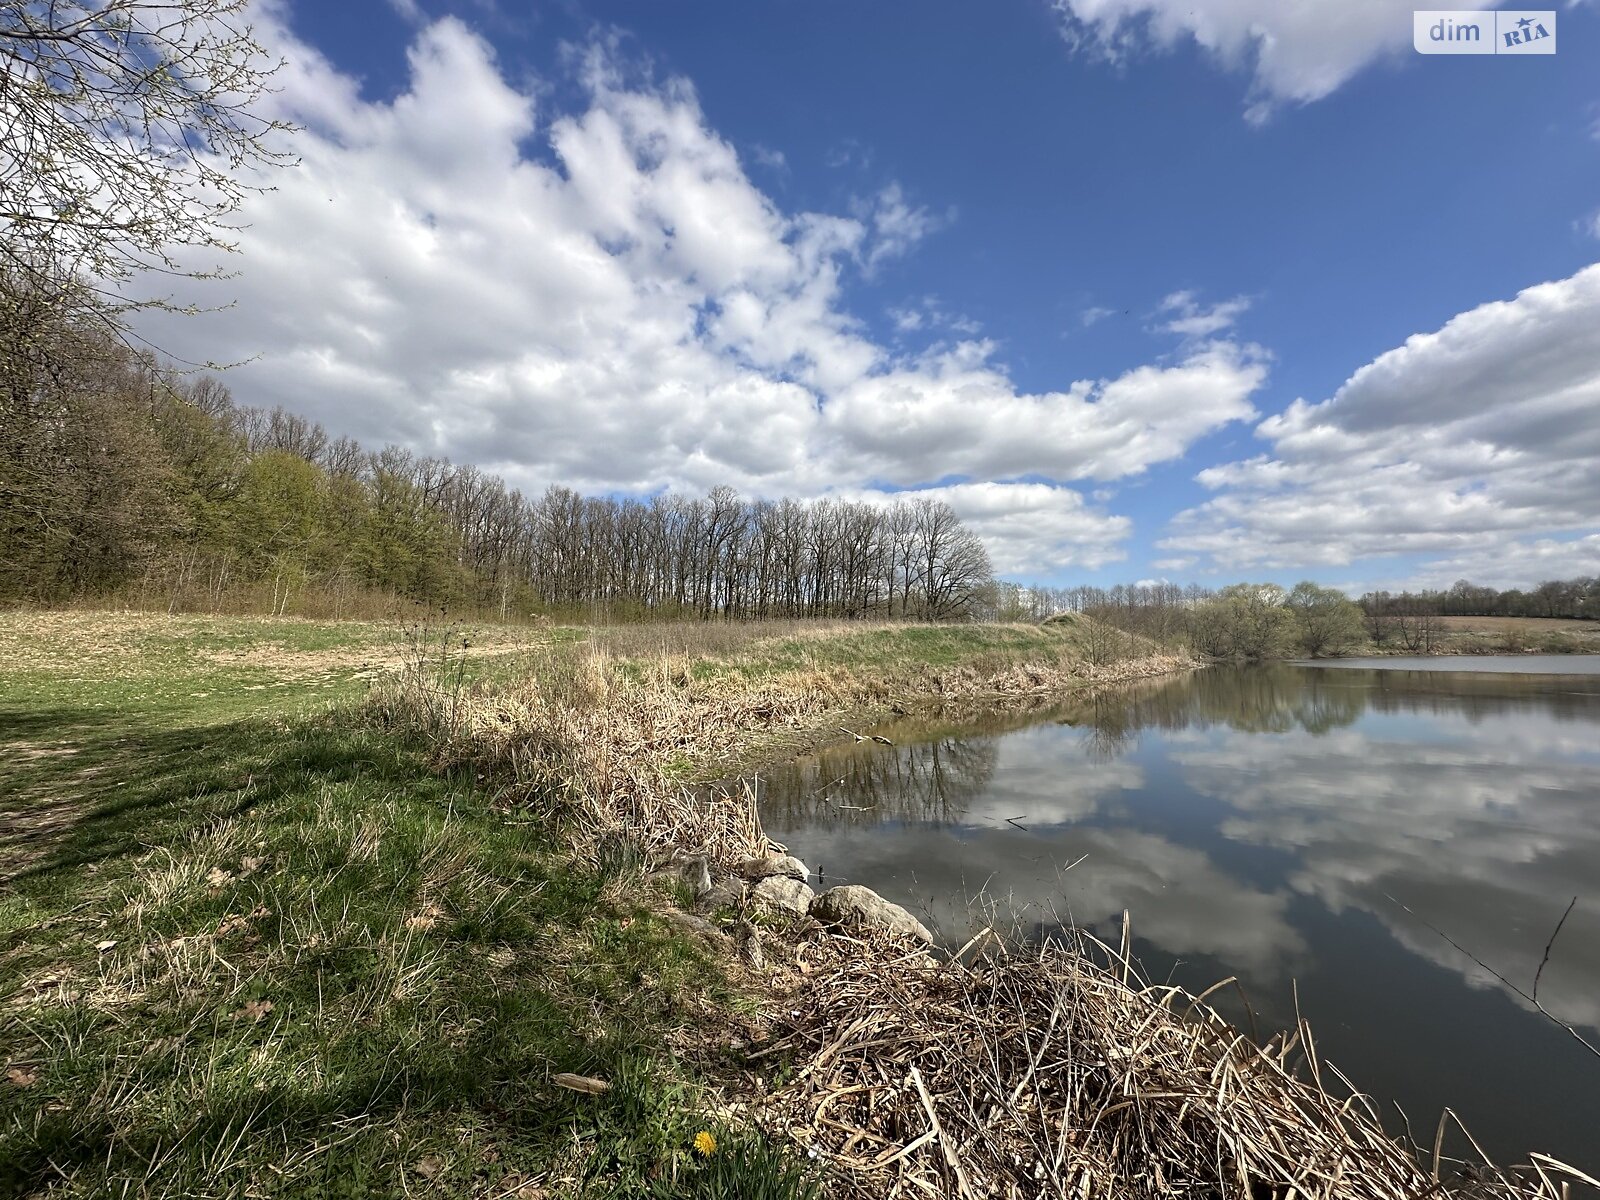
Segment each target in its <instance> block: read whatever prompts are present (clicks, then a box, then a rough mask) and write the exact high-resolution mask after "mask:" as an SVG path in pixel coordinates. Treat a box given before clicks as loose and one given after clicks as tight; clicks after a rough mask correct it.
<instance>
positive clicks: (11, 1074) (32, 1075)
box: [6, 1067, 39, 1088]
mask: <svg viewBox="0 0 1600 1200" xmlns="http://www.w3.org/2000/svg"><path fill="white" fill-rule="evenodd" d="M6 1082H7V1083H9V1084H11V1086H12V1087H19V1088H25V1087H32V1086H33V1085H34V1084H36V1083H38V1082H39V1073H38V1072H37V1071H35V1070H33V1068H31V1067H8V1068H6Z"/></svg>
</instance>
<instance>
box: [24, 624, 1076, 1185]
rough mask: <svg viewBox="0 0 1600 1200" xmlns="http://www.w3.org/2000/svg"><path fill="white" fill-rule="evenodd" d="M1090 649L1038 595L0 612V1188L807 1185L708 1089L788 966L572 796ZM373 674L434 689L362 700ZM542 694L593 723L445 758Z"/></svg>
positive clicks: (1043, 678)
mask: <svg viewBox="0 0 1600 1200" xmlns="http://www.w3.org/2000/svg"><path fill="white" fill-rule="evenodd" d="M1075 656H1076V652H1075V651H1074V650H1073V646H1072V639H1071V638H1069V637H1068V638H1063V637H1059V636H1055V635H1050V636H1047V637H1045V638H1042V639H1041V638H1040V637H1039V636H1038V635H1037V634H1036V633H1034V632H1032V631H1029V630H1026V629H1015V630H1013V629H998V630H978V631H972V630H961V631H954V632H952V633H947V632H946V631H943V630H938V629H909V630H908V629H903V628H899V629H897V628H867V627H861V626H843V627H838V628H834V629H832V630H831V631H830V630H828V629H825V628H823V627H818V626H812V625H804V626H802V625H799V624H790V625H785V624H775V625H768V626H761V627H757V628H755V629H752V628H749V627H742V626H718V625H688V626H675V627H665V628H663V627H657V628H651V629H641V628H619V629H613V630H589V629H577V628H552V629H541V630H532V631H529V630H525V629H517V630H502V629H493V628H487V629H485V628H478V629H464V628H458V627H450V626H438V625H433V626H413V627H410V628H403V627H399V626H395V625H388V624H382V623H370V622H369V623H358V622H345V623H334V622H321V621H308V620H296V619H276V620H275V619H270V618H251V617H239V618H205V617H192V616H181V617H164V616H159V615H153V614H128V613H102V612H95V613H76V612H74V613H61V612H45V613H35V612H24V611H9V612H4V613H0V1033H3V1036H0V1193H4V1194H6V1195H17V1196H39V1195H46V1194H47V1195H49V1196H51V1197H85V1198H87V1197H99V1196H104V1195H110V1194H136V1195H140V1196H147V1197H172V1198H174V1200H175V1198H177V1197H184V1198H185V1200H188V1198H191V1197H212V1196H215V1197H224V1196H227V1197H235V1196H239V1195H255V1194H263V1195H264V1194H272V1195H294V1196H319V1197H331V1196H362V1197H365V1196H370V1195H419V1196H423V1195H437V1196H449V1197H460V1196H473V1197H490V1196H493V1197H497V1198H498V1200H509V1198H510V1197H529V1198H531V1197H542V1196H549V1195H585V1196H613V1195H614V1196H627V1197H636V1196H641V1195H647V1196H648V1195H662V1196H665V1195H673V1196H677V1195H690V1196H692V1195H706V1196H712V1195H741V1196H743V1195H750V1196H759V1195H772V1196H785V1197H797V1196H802V1195H806V1194H809V1192H808V1186H809V1185H807V1184H806V1182H805V1181H804V1180H803V1179H802V1178H801V1177H800V1173H799V1163H800V1162H802V1161H803V1160H798V1159H797V1158H796V1156H795V1155H793V1154H792V1153H790V1152H788V1151H784V1150H781V1149H780V1147H779V1145H778V1143H777V1142H776V1141H775V1140H774V1139H770V1138H768V1137H765V1136H761V1135H759V1134H757V1133H756V1132H754V1130H753V1128H752V1126H751V1124H750V1122H749V1121H748V1120H745V1119H743V1118H740V1119H737V1120H735V1119H732V1117H731V1115H730V1112H731V1110H728V1109H727V1108H726V1107H725V1106H723V1105H722V1104H721V1102H720V1101H719V1099H718V1096H719V1094H720V1090H721V1089H723V1088H724V1083H723V1081H724V1080H725V1079H727V1078H729V1077H731V1075H730V1068H729V1066H728V1056H729V1053H730V1049H729V1039H730V1038H732V1037H734V1036H735V1035H736V1033H737V1031H738V1030H739V1029H741V1028H742V1027H743V1026H744V1025H745V1024H747V1023H751V1022H756V1023H759V1022H758V1013H759V1010H760V1008H761V1005H762V1004H763V1003H764V1000H763V996H765V995H766V993H765V992H764V991H762V990H761V989H759V988H758V987H756V985H755V983H754V982H753V980H752V978H751V977H750V976H749V975H748V973H747V971H746V969H745V968H744V967H743V966H742V965H741V963H740V962H739V961H738V960H737V959H734V958H731V957H729V956H728V955H726V954H725V953H724V947H723V945H722V944H721V943H720V942H719V941H717V940H716V939H714V938H708V937H706V936H705V935H704V930H703V929H694V928H689V927H686V925H685V923H684V921H683V920H682V918H683V917H684V915H685V914H683V913H682V912H680V911H679V910H678V909H677V908H676V906H675V905H674V903H673V902H672V898H671V897H672V894H673V892H674V890H676V891H677V892H678V893H680V894H681V890H682V889H681V887H678V888H676V889H674V888H673V887H668V886H664V885H662V884H659V883H656V882H652V881H651V880H650V879H649V878H648V873H647V871H646V869H645V863H646V861H647V859H648V857H649V854H650V850H649V847H648V846H646V847H644V848H643V850H642V851H641V848H640V846H639V845H638V844H637V843H636V842H635V841H634V840H632V839H631V838H630V837H627V836H625V835H626V833H627V832H628V831H627V830H626V829H622V828H621V827H620V825H619V822H620V820H621V815H622V814H621V812H620V810H617V809H609V810H606V811H607V812H609V816H608V817H606V819H605V820H604V821H600V822H596V821H593V820H591V821H587V822H586V821H585V820H584V819H583V818H582V816H581V814H582V813H583V811H584V806H583V805H582V804H581V803H580V804H577V805H576V806H575V807H573V808H564V809H563V815H562V816H561V818H560V819H556V811H555V808H554V807H551V806H554V805H556V804H557V803H558V802H564V801H568V800H570V801H581V799H582V797H583V796H584V795H585V794H587V792H588V789H589V787H590V786H592V784H593V781H594V780H595V779H601V780H614V781H616V782H619V783H624V784H625V783H626V781H627V780H629V779H631V780H634V781H635V782H636V783H637V784H640V785H642V784H643V783H645V782H650V781H655V782H658V783H660V784H662V785H670V786H671V787H672V788H673V789H675V790H681V787H682V785H683V784H684V783H687V782H689V781H691V780H692V779H702V778H709V777H711V776H714V775H717V774H723V773H727V772H729V771H732V770H735V769H737V767H738V766H739V764H741V763H743V762H744V761H746V758H745V756H746V755H747V754H748V753H751V751H750V750H749V749H748V747H749V746H751V745H753V744H755V742H756V740H757V736H756V735H759V736H760V738H761V739H764V741H763V742H762V744H763V745H764V746H765V747H767V750H763V751H762V752H763V753H765V752H768V751H769V750H771V749H772V748H775V747H777V746H778V745H780V744H783V743H784V742H785V740H786V739H795V738H798V737H801V736H802V732H803V731H804V730H809V733H806V734H805V735H804V736H822V735H825V734H826V732H827V722H826V720H825V718H827V719H835V718H838V719H837V720H836V723H837V724H848V723H849V721H847V720H844V719H842V718H840V717H839V714H841V713H846V712H849V713H853V714H856V715H854V716H852V717H851V718H850V719H851V720H861V719H863V718H864V716H865V710H867V709H870V708H872V707H873V706H874V705H882V706H883V707H884V708H887V707H889V706H894V705H897V704H899V700H898V699H897V697H900V696H902V695H904V696H907V697H910V696H911V695H912V694H913V693H916V692H918V691H919V690H921V689H924V688H927V687H933V688H937V689H940V690H942V691H943V692H944V693H945V694H949V695H970V694H976V693H977V692H979V691H982V690H984V689H992V690H994V691H999V692H1013V693H1015V692H1023V691H1028V690H1037V689H1040V688H1044V687H1048V686H1055V685H1056V684H1058V683H1062V682H1066V681H1067V679H1068V676H1069V675H1070V674H1071V672H1070V671H1069V670H1068V667H1069V665H1070V663H1071V662H1072V661H1075ZM851 664H855V665H856V667H858V668H859V669H858V670H852V669H851ZM1089 674H1091V675H1092V674H1094V672H1089ZM869 676H870V678H869ZM780 677H781V678H782V679H784V680H786V681H787V682H786V683H785V684H784V685H783V686H782V687H779V686H777V685H776V684H775V683H774V682H773V681H774V680H776V679H778V678H780ZM375 679H387V680H390V681H398V680H409V681H410V683H411V684H412V685H413V686H414V687H415V688H417V689H421V691H422V692H423V693H425V694H427V695H429V696H431V697H432V699H433V701H434V702H435V703H433V704H432V705H431V706H430V705H424V706H422V708H420V709H418V710H417V712H418V713H421V712H429V713H431V714H432V715H430V716H427V717H426V718H425V719H424V720H423V721H422V722H421V723H420V724H419V725H417V726H416V727H414V728H410V729H409V730H406V731H402V730H400V729H398V728H394V727H391V728H389V729H383V728H377V727H375V725H374V722H373V720H372V717H373V715H374V713H376V712H378V711H380V710H381V706H382V703H383V702H384V701H383V699H382V697H383V696H384V695H388V696H389V697H390V698H391V699H392V698H393V696H394V694H395V693H394V692H392V691H387V692H385V691H383V690H382V689H380V692H379V695H378V697H377V698H374V699H372V700H370V701H369V700H367V697H368V696H369V693H370V692H371V689H372V687H373V682H374V680H375ZM529 679H536V680H538V684H537V688H538V692H537V694H536V695H535V694H530V693H529V692H528V691H527V690H526V688H525V687H524V686H523V682H524V681H526V680H529ZM741 679H743V680H745V681H746V683H749V684H751V686H750V687H748V688H747V687H745V686H744V685H742V684H740V682H739V680H741ZM760 680H765V681H766V682H765V683H761V682H759V681H760ZM657 685H659V686H660V687H661V688H663V689H664V690H663V691H661V692H660V693H659V694H660V695H661V696H662V697H677V702H676V703H675V704H673V705H671V706H668V707H663V708H662V709H661V710H660V711H656V712H654V713H653V714H650V713H645V712H643V711H634V712H632V714H631V715H627V716H626V719H624V714H619V719H618V721H617V722H616V723H615V724H613V725H611V726H609V728H611V729H612V730H613V732H619V733H628V731H630V730H631V731H632V733H631V734H629V736H632V737H637V736H641V735H643V734H644V733H646V732H648V731H650V730H655V731H656V732H657V734H659V736H657V737H656V738H655V740H654V741H653V742H652V743H651V745H650V747H649V749H648V754H646V753H644V747H643V746H642V745H632V744H630V742H629V736H624V737H622V738H620V739H619V740H610V741H607V740H603V739H597V738H595V737H593V736H592V735H593V734H594V732H595V729H596V727H595V726H593V725H592V724H590V722H592V720H593V717H594V714H595V711H596V710H595V708H594V704H593V702H594V701H596V700H598V699H601V698H608V699H609V700H623V699H626V698H627V697H628V696H630V695H633V696H638V695H645V694H649V692H650V689H651V688H652V687H655V686H657ZM569 687H570V688H572V689H575V690H574V691H571V692H567V693H566V694H567V695H568V700H569V702H570V704H571V706H572V707H571V713H570V715H568V716H566V717H561V716H559V712H558V710H559V709H560V708H561V705H560V704H559V703H556V698H557V697H558V696H560V695H562V694H563V693H564V691H565V689H567V688H569ZM637 689H644V690H643V691H639V690H637ZM541 696H542V697H543V698H544V700H546V701H549V702H551V703H550V705H549V706H548V707H546V708H544V709H540V708H539V707H538V704H539V697H541ZM490 698H494V699H492V701H491V702H490V703H488V704H487V706H486V705H485V704H484V703H481V701H487V700H489V699H490ZM585 698H587V699H585ZM702 703H705V704H709V705H711V710H710V711H711V712H712V714H713V716H714V715H715V714H717V713H720V714H721V716H720V718H719V719H711V717H708V715H707V710H706V709H703V708H701V707H698V706H699V705H701V704H702ZM522 706H528V707H529V711H534V712H540V711H542V712H543V713H544V716H545V717H546V718H550V719H551V721H553V722H554V723H551V724H546V725H543V726H540V728H542V729H543V730H544V732H545V733H546V734H548V735H551V736H554V735H556V734H558V733H559V732H560V731H561V729H563V728H567V729H570V730H571V731H572V732H575V733H577V734H578V735H579V736H580V738H584V737H587V738H588V739H589V740H587V741H586V742H582V743H581V744H578V745H567V744H563V743H550V744H547V745H544V746H542V747H540V746H533V747H525V748H524V749H523V750H521V751H518V752H517V757H516V764H517V769H523V770H527V769H533V771H534V777H535V778H537V779H542V780H544V781H545V782H546V783H548V784H550V785H551V786H549V787H546V788H544V789H542V790H541V791H540V793H539V799H537V800H536V801H534V802H532V803H525V802H523V801H522V800H521V799H519V796H518V790H519V788H520V787H521V786H522V784H524V783H527V782H529V780H528V779H526V778H524V779H522V780H521V781H520V782H519V779H518V777H517V776H516V775H515V774H514V773H513V774H510V775H504V774H500V773H498V771H497V770H495V769H490V768H489V767H487V766H479V765H477V764H475V763H474V762H473V761H471V760H470V759H469V758H452V748H455V749H460V748H462V747H464V746H467V745H471V746H472V747H474V752H476V751H477V750H481V749H482V748H483V745H484V744H485V743H482V742H481V741H478V740H474V741H471V742H470V743H468V742H463V741H461V740H460V737H459V735H461V734H462V733H463V732H464V731H465V730H466V729H468V728H469V722H468V714H469V713H480V714H481V713H484V712H488V711H490V710H491V709H492V710H493V711H495V712H496V713H498V714H499V715H498V717H497V720H509V719H511V718H514V717H515V716H516V714H517V713H518V712H519V711H521V710H522ZM585 714H586V715H585ZM392 715H393V714H391V716H392ZM802 717H803V718H804V719H802ZM561 722H567V723H568V724H565V725H563V724H561ZM470 728H472V729H474V730H475V731H476V733H475V735H474V736H475V738H483V737H486V736H487V732H486V731H485V730H484V729H482V728H479V727H478V726H476V725H470ZM741 730H742V731H743V733H744V734H745V735H749V737H748V738H747V737H745V736H742V735H741V733H740V731H741ZM833 735H834V736H844V735H842V734H839V733H838V732H837V730H835V731H834V734H833ZM602 749H603V750H604V752H602ZM635 760H637V761H635ZM608 764H609V765H608ZM578 767H581V768H583V769H585V770H587V769H589V768H593V769H595V770H596V771H597V772H599V773H598V774H597V775H594V776H585V775H581V774H577V773H574V774H571V775H569V776H566V777H563V776H562V775H560V774H559V772H561V771H563V770H566V769H567V768H578ZM623 792H624V794H626V788H625V787H624V789H623ZM636 798H637V799H639V800H640V802H641V803H643V802H644V800H645V797H644V796H643V795H642V793H640V794H637V795H636ZM529 799H532V797H531V796H530V797H529ZM650 803H652V804H653V803H654V802H653V801H652V802H650ZM648 811H656V812H659V813H661V814H663V815H667V814H670V812H671V811H672V809H671V806H670V805H667V806H665V807H662V808H660V809H648ZM607 822H610V825H609V826H608V825H607ZM607 828H611V829H612V831H613V832H617V831H619V830H620V833H621V834H622V835H624V836H595V835H597V834H602V835H603V834H605V833H606V832H607ZM575 846H578V847H580V848H581V852H575V850H574V847H575ZM775 953H776V944H775ZM567 1077H579V1078H601V1079H604V1080H605V1081H606V1082H607V1084H608V1085H609V1087H608V1090H606V1091H605V1092H604V1093H602V1094H598V1095H594V1094H589V1093H587V1092H583V1091H573V1090H571V1089H569V1088H567V1087H564V1086H562V1082H563V1080H564V1079H566V1078H567ZM700 1133H706V1134H708V1135H710V1136H711V1137H712V1138H713V1139H715V1141H716V1142H717V1146H718V1148H717V1150H716V1152H715V1153H714V1154H712V1155H710V1156H706V1155H703V1154H700V1153H699V1152H697V1151H696V1149H695V1141H696V1135H697V1134H700ZM702 1144H706V1143H705V1142H702Z"/></svg>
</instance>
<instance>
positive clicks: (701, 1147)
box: [694, 1129, 717, 1158]
mask: <svg viewBox="0 0 1600 1200" xmlns="http://www.w3.org/2000/svg"><path fill="white" fill-rule="evenodd" d="M694 1148H695V1151H696V1152H697V1153H698V1154H699V1155H700V1156H701V1157H702V1158H710V1157H711V1156H712V1155H713V1154H715V1153H716V1152H717V1139H716V1138H714V1137H712V1136H711V1134H710V1132H709V1131H708V1130H705V1129H702V1130H701V1131H700V1132H699V1133H697V1134H695V1135H694Z"/></svg>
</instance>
